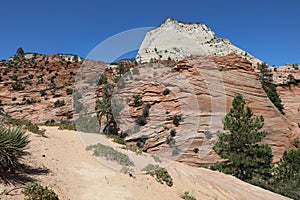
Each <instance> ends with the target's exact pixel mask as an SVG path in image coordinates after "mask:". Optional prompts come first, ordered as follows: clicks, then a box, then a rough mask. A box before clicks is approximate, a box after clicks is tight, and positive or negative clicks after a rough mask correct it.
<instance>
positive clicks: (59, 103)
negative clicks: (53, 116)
mask: <svg viewBox="0 0 300 200" xmlns="http://www.w3.org/2000/svg"><path fill="white" fill-rule="evenodd" d="M65 104H66V103H65V101H64V100H57V101H55V102H54V107H55V108H57V107H62V106H64V105H65Z"/></svg>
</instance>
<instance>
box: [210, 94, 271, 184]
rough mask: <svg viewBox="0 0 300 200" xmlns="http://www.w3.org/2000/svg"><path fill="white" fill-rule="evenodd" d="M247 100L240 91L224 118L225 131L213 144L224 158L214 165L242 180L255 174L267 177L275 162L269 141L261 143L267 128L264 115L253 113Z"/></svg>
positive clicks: (217, 168) (215, 167)
mask: <svg viewBox="0 0 300 200" xmlns="http://www.w3.org/2000/svg"><path fill="white" fill-rule="evenodd" d="M245 104H246V103H245V100H244V98H243V96H242V95H240V94H238V95H236V97H235V98H234V100H233V102H232V108H231V109H230V111H229V113H228V114H227V115H226V116H225V118H224V119H223V124H224V130H226V133H221V134H220V135H219V141H218V142H216V144H215V146H214V150H215V152H216V153H217V154H218V155H219V156H220V157H221V158H223V159H224V161H222V162H218V163H216V164H215V165H213V166H212V169H216V170H219V171H221V172H223V173H226V174H231V175H234V176H236V177H238V178H240V179H242V180H250V179H252V178H253V177H255V176H258V175H259V176H262V177H267V176H269V171H270V168H271V162H272V150H271V148H270V147H269V146H268V145H267V144H261V143H260V142H261V140H262V139H263V138H264V137H265V136H266V134H267V133H266V132H264V131H260V130H261V129H262V128H263V126H264V118H263V117H262V116H259V117H254V116H253V112H252V109H251V108H250V107H248V106H247V107H246V108H245Z"/></svg>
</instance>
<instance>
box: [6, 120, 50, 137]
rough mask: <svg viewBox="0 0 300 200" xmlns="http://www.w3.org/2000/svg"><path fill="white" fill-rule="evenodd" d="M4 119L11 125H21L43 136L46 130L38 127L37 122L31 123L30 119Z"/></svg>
mask: <svg viewBox="0 0 300 200" xmlns="http://www.w3.org/2000/svg"><path fill="white" fill-rule="evenodd" d="M5 120H6V121H7V122H8V123H9V124H11V125H14V126H22V127H23V128H24V129H26V130H28V131H30V132H32V133H36V134H39V135H42V136H45V131H46V130H45V129H40V128H39V126H38V125H37V124H34V123H32V122H31V121H30V120H23V119H14V118H10V117H7V118H5Z"/></svg>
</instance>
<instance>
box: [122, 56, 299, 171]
mask: <svg viewBox="0 0 300 200" xmlns="http://www.w3.org/2000/svg"><path fill="white" fill-rule="evenodd" d="M139 74H140V75H138V76H136V75H130V76H132V79H130V78H127V77H126V76H125V78H124V79H125V80H126V85H125V87H123V88H120V89H119V92H118V93H117V94H118V95H119V96H120V99H133V96H134V95H139V96H140V97H141V102H142V104H141V105H138V106H137V105H134V103H133V102H132V101H131V102H129V103H128V104H127V103H125V104H124V105H123V106H122V107H123V111H122V112H121V119H120V120H121V129H122V130H127V132H128V133H130V136H129V137H128V138H127V141H128V142H137V141H139V140H140V139H141V138H146V141H145V143H144V145H143V149H144V150H145V151H147V152H153V153H158V154H159V155H161V156H164V157H167V158H169V159H175V160H179V161H181V162H184V163H188V164H191V165H194V166H198V165H199V164H200V165H201V164H210V163H214V162H215V161H216V160H218V159H219V158H218V157H217V155H216V154H215V153H214V151H213V150H212V147H213V144H214V142H215V141H216V140H217V133H218V131H222V127H223V125H222V122H221V121H222V118H223V117H224V116H225V114H226V113H227V112H228V110H229V108H230V107H231V101H232V99H233V97H234V96H235V95H236V94H237V93H240V94H242V95H243V96H244V97H245V99H246V100H247V103H248V106H250V107H251V108H252V109H253V111H254V113H255V114H256V115H263V116H264V118H265V127H264V128H265V129H266V130H267V131H268V132H269V134H268V136H267V137H266V139H265V140H264V142H267V143H268V144H270V146H271V147H272V150H273V154H274V161H275V162H276V161H278V160H279V158H280V157H281V156H282V154H283V152H284V151H285V150H286V149H291V148H294V146H293V140H294V139H295V138H296V137H298V136H299V127H298V126H297V125H296V124H295V123H293V121H292V120H290V119H289V118H287V117H286V116H283V115H282V114H281V113H280V112H279V111H278V110H277V109H276V107H274V105H273V104H272V102H271V101H270V100H269V99H268V97H267V96H266V94H265V92H264V91H263V89H262V85H261V83H260V81H259V79H258V74H257V72H255V69H254V67H253V65H252V64H251V63H250V62H249V61H247V60H246V59H244V58H241V57H239V56H237V55H235V54H229V55H227V56H209V57H204V56H193V57H191V58H189V59H185V60H181V61H179V62H178V63H177V64H176V65H175V66H171V67H168V66H167V67H166V66H165V65H161V64H150V65H145V66H144V67H140V68H139ZM137 77H138V79H137ZM166 91H168V92H166ZM124 102H126V101H124ZM147 104H150V106H151V108H150V109H149V113H150V114H149V117H148V118H147V123H146V124H145V125H142V126H140V127H139V131H136V130H135V129H136V127H134V126H132V124H134V123H136V119H137V117H138V116H141V115H142V113H143V112H144V111H143V110H144V109H145V106H146V105H147ZM287 112H289V110H287ZM179 116H180V117H179ZM176 117H179V118H180V119H179V120H178V123H177V122H175V121H174V119H176Z"/></svg>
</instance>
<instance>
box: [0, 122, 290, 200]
mask: <svg viewBox="0 0 300 200" xmlns="http://www.w3.org/2000/svg"><path fill="white" fill-rule="evenodd" d="M46 129H47V131H46V135H47V138H45V137H40V136H37V135H34V134H30V139H31V143H30V145H29V148H28V152H30V156H27V157H26V160H25V163H27V164H29V165H30V166H33V167H35V168H44V169H48V170H49V172H48V173H47V174H38V173H37V174H33V175H31V177H32V178H34V179H36V180H37V181H38V182H40V183H41V184H42V185H47V186H49V187H51V188H52V189H53V190H54V191H55V192H56V193H57V194H58V195H59V197H60V199H62V200H68V199H70V200H98V199H99V200H100V199H101V200H102V199H104V200H110V199H112V200H142V199H145V200H147V199H149V200H150V199H151V200H152V199H163V200H168V199H170V200H176V199H181V198H180V195H181V194H182V193H184V192H185V191H189V192H190V193H191V194H192V195H194V196H195V197H197V199H198V200H199V199H264V200H268V199H270V200H271V199H272V200H273V199H287V198H284V197H282V196H280V195H277V194H274V193H271V192H269V191H266V190H263V189H261V188H258V187H255V186H252V185H249V184H247V183H244V182H242V181H240V180H238V179H236V178H234V177H231V176H228V175H224V174H221V173H218V172H213V171H210V170H207V169H202V168H193V167H189V166H186V165H183V164H180V163H176V162H172V163H171V164H170V165H168V166H167V169H168V171H169V173H170V174H171V176H172V177H173V180H174V185H173V186H172V187H168V186H166V185H162V184H160V183H158V182H156V181H155V179H154V178H153V177H151V176H149V175H145V174H141V173H136V174H134V177H130V176H129V175H128V174H124V173H121V172H120V171H119V170H115V169H113V168H116V169H118V168H117V167H112V168H111V167H108V166H107V165H105V164H102V163H101V162H99V161H98V160H97V159H96V158H94V157H93V156H92V155H91V154H90V153H89V152H87V151H86V150H85V146H84V145H83V143H82V140H81V139H80V137H79V136H78V134H77V133H76V132H75V131H61V130H58V129H57V128H56V127H46ZM94 137H95V136H92V137H91V138H86V137H84V138H85V139H86V140H87V141H85V143H86V142H87V143H95V142H97V141H98V139H97V140H95V138H94ZM102 139H103V138H102ZM108 144H110V143H108ZM112 145H114V144H112ZM128 154H130V155H131V156H132V155H133V154H132V153H128ZM143 159H145V160H144V161H143ZM133 160H134V161H136V162H140V163H147V162H148V161H149V156H147V155H146V156H143V155H142V156H139V158H133ZM112 164H113V163H112ZM19 186H20V184H16V185H15V186H13V185H3V184H0V193H2V191H4V190H8V189H11V188H14V187H19ZM23 198H24V197H23V195H22V194H21V189H17V190H14V191H12V192H10V193H9V194H8V195H3V194H2V195H0V199H3V200H14V199H15V200H19V199H23Z"/></svg>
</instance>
